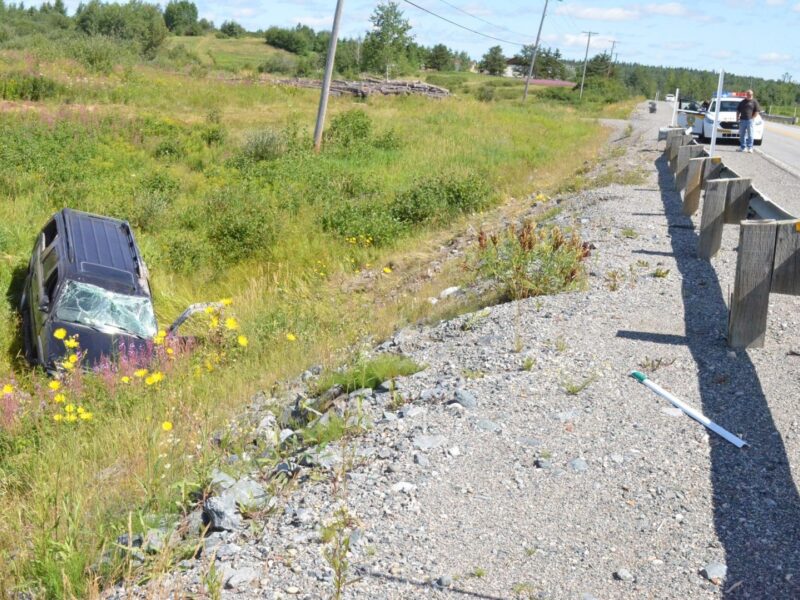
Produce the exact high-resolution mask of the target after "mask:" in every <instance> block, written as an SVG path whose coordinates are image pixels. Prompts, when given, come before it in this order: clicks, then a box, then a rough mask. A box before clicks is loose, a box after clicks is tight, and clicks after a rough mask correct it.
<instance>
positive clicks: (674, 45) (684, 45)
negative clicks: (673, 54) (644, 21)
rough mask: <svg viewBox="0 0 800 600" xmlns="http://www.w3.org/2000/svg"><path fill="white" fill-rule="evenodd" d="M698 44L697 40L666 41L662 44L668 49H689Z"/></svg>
mask: <svg viewBox="0 0 800 600" xmlns="http://www.w3.org/2000/svg"><path fill="white" fill-rule="evenodd" d="M696 46H697V42H686V41H684V42H678V41H675V42H665V43H663V44H662V47H663V48H665V49H667V50H688V49H689V48H695V47H696Z"/></svg>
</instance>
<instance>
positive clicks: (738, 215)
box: [697, 177, 752, 259]
mask: <svg viewBox="0 0 800 600" xmlns="http://www.w3.org/2000/svg"><path fill="white" fill-rule="evenodd" d="M751 194H752V187H751V185H750V180H749V179H744V178H741V177H737V178H735V179H710V180H708V181H707V182H706V195H705V198H704V200H703V213H702V215H701V216H700V239H699V242H698V245H697V256H698V257H700V258H705V259H710V258H712V257H713V256H715V255H716V254H717V252H719V249H720V246H721V244H722V229H723V225H726V224H728V225H732V224H738V223H739V222H740V221H742V220H744V219H746V218H747V210H748V208H749V206H750V196H751Z"/></svg>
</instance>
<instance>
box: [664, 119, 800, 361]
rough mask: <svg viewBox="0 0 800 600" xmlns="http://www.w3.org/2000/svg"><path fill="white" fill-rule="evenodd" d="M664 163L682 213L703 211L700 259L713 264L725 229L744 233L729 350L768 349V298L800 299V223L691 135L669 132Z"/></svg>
mask: <svg viewBox="0 0 800 600" xmlns="http://www.w3.org/2000/svg"><path fill="white" fill-rule="evenodd" d="M662 139H663V140H666V146H665V148H664V155H665V156H666V158H667V163H668V164H669V168H670V170H671V171H672V174H673V175H674V177H675V188H676V189H677V190H678V192H679V193H680V194H681V198H682V201H683V213H684V214H685V215H687V216H691V215H694V214H695V213H696V212H697V211H698V210H699V209H700V204H701V202H700V201H701V196H702V212H701V215H700V235H699V239H698V248H697V255H698V257H699V258H704V259H706V260H710V259H711V258H712V257H714V256H715V255H716V254H717V252H718V251H719V249H720V246H721V244H722V231H723V227H724V226H725V225H728V224H730V225H739V246H738V252H737V258H736V279H735V282H734V289H733V294H732V295H731V298H730V304H729V314H728V345H729V346H731V347H734V348H759V347H762V346H763V345H764V336H765V334H766V330H767V314H768V312H769V295H770V293H773V294H791V295H793V296H800V219H798V218H797V217H795V216H794V215H792V214H790V213H789V212H788V211H786V210H785V209H783V208H782V207H781V206H779V205H778V204H776V203H775V202H773V201H772V200H770V199H769V198H768V197H767V196H766V195H765V194H763V193H762V192H760V191H759V190H758V189H757V188H756V187H754V186H753V182H752V180H751V179H750V178H746V177H740V176H739V175H738V174H737V173H736V172H735V171H733V170H732V169H730V168H729V167H727V166H726V165H725V164H724V163H723V162H722V159H721V158H720V157H718V156H709V155H708V152H707V151H706V149H705V148H704V147H703V146H701V145H700V144H698V143H697V142H696V141H695V140H694V138H693V137H692V136H691V135H690V134H688V133H687V130H684V129H682V128H676V127H665V128H662V129H661V130H660V131H659V140H662Z"/></svg>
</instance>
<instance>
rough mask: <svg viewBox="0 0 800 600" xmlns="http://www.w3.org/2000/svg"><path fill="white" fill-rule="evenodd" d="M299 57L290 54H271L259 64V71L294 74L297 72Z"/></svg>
mask: <svg viewBox="0 0 800 600" xmlns="http://www.w3.org/2000/svg"><path fill="white" fill-rule="evenodd" d="M297 63H298V59H297V57H296V56H291V55H289V54H278V53H275V54H270V55H269V56H268V57H267V58H266V60H265V61H264V62H263V63H261V64H260V65H259V66H258V72H259V73H278V74H280V75H294V74H296V73H297Z"/></svg>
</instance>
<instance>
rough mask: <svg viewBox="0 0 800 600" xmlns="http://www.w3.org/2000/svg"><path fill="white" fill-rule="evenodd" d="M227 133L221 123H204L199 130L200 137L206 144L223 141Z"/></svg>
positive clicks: (210, 144)
mask: <svg viewBox="0 0 800 600" xmlns="http://www.w3.org/2000/svg"><path fill="white" fill-rule="evenodd" d="M226 136H227V133H226V131H225V128H224V127H223V126H222V125H215V124H211V125H206V126H205V127H204V128H203V129H202V130H201V131H200V139H201V140H203V141H204V142H205V143H206V145H207V146H214V145H215V144H221V143H222V142H224V141H225V137H226Z"/></svg>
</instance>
